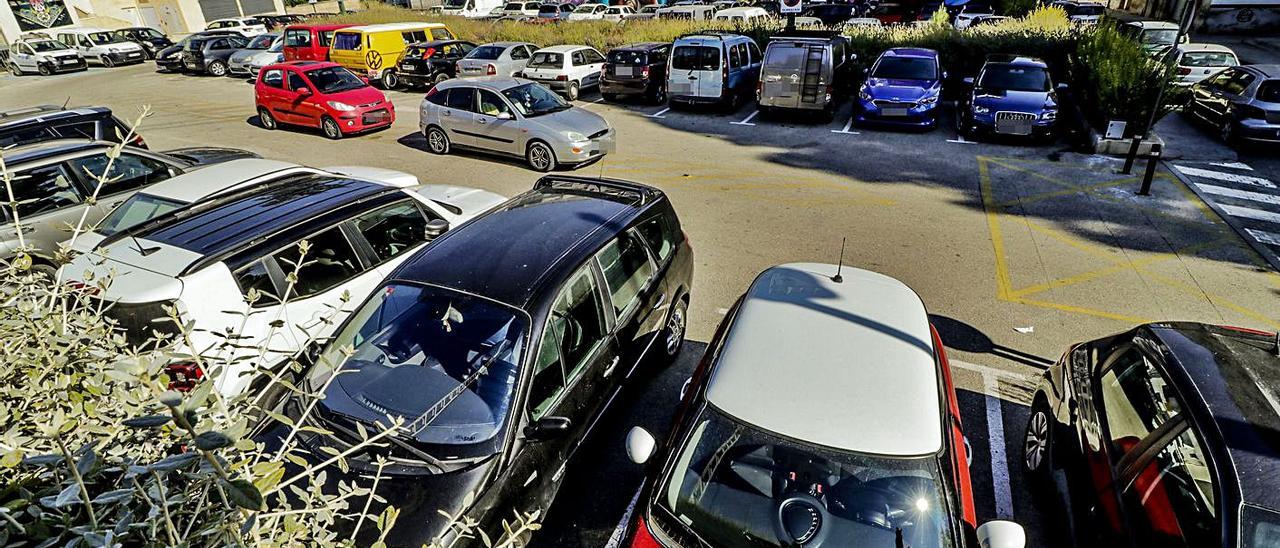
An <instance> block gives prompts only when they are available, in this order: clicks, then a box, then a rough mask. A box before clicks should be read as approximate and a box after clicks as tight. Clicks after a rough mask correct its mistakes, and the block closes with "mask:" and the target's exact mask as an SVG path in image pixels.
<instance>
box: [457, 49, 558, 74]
mask: <svg viewBox="0 0 1280 548" xmlns="http://www.w3.org/2000/svg"><path fill="white" fill-rule="evenodd" d="M537 49H538V46H535V45H533V44H530V43H527V42H493V43H490V44H484V45H482V46H480V47H477V48H476V49H473V50H471V51H470V52H469V53H467V55H466V56H465V57H463V58H462V59H459V60H458V77H459V78H466V77H470V76H515V75H516V73H518V72H520V71H522V70H524V66H525V65H526V64H528V63H529V58H530V57H531V56H533V52H534V51H537Z"/></svg>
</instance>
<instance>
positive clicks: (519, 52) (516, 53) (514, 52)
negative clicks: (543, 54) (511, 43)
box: [511, 46, 529, 59]
mask: <svg viewBox="0 0 1280 548" xmlns="http://www.w3.org/2000/svg"><path fill="white" fill-rule="evenodd" d="M511 58H512V59H528V58H529V50H528V49H527V48H525V47H524V46H516V47H514V48H511Z"/></svg>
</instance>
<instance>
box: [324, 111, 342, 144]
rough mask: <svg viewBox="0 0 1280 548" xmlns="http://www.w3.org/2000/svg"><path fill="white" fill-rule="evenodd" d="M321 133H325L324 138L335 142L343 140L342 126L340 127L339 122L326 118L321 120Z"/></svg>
mask: <svg viewBox="0 0 1280 548" xmlns="http://www.w3.org/2000/svg"><path fill="white" fill-rule="evenodd" d="M320 131H323V132H324V136H325V137H328V138H330V139H332V140H334V141H337V140H338V139H341V138H342V126H339V125H338V121H337V120H334V119H333V118H330V117H328V116H325V117H324V118H321V119H320Z"/></svg>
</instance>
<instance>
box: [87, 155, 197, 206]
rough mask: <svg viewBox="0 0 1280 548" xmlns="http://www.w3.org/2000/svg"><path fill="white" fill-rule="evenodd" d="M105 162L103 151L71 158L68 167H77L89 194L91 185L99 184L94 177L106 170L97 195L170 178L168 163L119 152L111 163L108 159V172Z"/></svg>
mask: <svg viewBox="0 0 1280 548" xmlns="http://www.w3.org/2000/svg"><path fill="white" fill-rule="evenodd" d="M108 162H110V159H109V158H107V155H106V154H94V155H93V156H85V157H83V158H76V159H74V160H71V162H70V164H71V169H74V170H76V172H77V174H78V175H80V176H81V177H83V178H84V181H85V183H86V184H87V185H88V186H89V188H87V189H85V190H86V191H87V192H89V193H92V192H93V187H94V186H95V185H97V184H98V181H97V177H99V176H101V175H102V174H103V173H104V172H106V175H107V182H106V183H104V185H103V187H102V189H101V190H99V191H98V195H99V196H110V195H112V194H115V193H117V192H125V191H128V190H135V189H138V188H140V187H143V186H146V185H149V184H152V183H156V182H159V181H163V180H165V179H168V178H169V177H172V175H171V174H170V172H169V165H168V164H166V163H164V162H161V161H160V160H155V159H152V158H147V157H145V156H138V155H136V154H130V153H127V152H125V153H122V154H120V157H119V158H116V160H115V161H114V162H110V163H111V170H110V171H107V163H108Z"/></svg>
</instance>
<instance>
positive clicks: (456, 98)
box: [445, 88, 476, 112]
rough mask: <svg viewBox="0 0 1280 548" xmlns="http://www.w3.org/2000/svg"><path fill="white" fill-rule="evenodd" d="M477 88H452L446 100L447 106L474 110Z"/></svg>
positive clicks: (468, 110) (469, 110)
mask: <svg viewBox="0 0 1280 548" xmlns="http://www.w3.org/2000/svg"><path fill="white" fill-rule="evenodd" d="M475 102H476V101H475V90H473V89H471V88H452V89H450V90H449V98H448V99H447V100H446V102H445V106H447V107H449V108H452V109H457V110H465V111H467V112H473V111H475V109H476V104H475Z"/></svg>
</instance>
